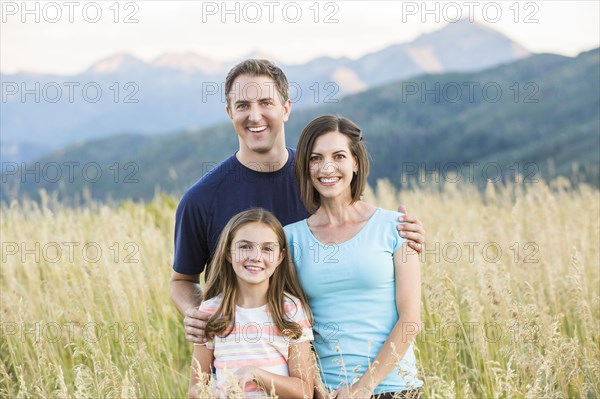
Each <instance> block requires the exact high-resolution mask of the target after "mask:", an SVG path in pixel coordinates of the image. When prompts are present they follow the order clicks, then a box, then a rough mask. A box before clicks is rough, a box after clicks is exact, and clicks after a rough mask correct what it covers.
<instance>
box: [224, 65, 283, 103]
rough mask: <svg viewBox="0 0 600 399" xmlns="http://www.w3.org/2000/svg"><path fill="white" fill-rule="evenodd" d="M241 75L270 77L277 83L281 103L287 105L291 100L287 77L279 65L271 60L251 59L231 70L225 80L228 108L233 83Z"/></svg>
mask: <svg viewBox="0 0 600 399" xmlns="http://www.w3.org/2000/svg"><path fill="white" fill-rule="evenodd" d="M240 75H250V76H268V77H269V78H271V79H273V81H274V82H275V88H276V89H277V92H278V93H279V96H280V97H281V102H282V103H285V102H286V101H287V100H288V98H289V94H288V80H287V77H286V76H285V74H284V73H283V71H282V70H281V69H280V68H279V67H278V66H277V65H275V64H274V63H272V62H271V61H269V60H256V59H249V60H245V61H242V62H240V63H239V64H237V65H236V66H234V67H233V68H231V69H230V70H229V73H228V74H227V77H226V78H225V97H226V98H227V106H229V94H230V93H231V90H232V88H233V81H234V80H235V79H237V77H238V76H240Z"/></svg>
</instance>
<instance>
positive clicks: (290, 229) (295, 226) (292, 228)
mask: <svg viewBox="0 0 600 399" xmlns="http://www.w3.org/2000/svg"><path fill="white" fill-rule="evenodd" d="M305 226H306V219H302V220H299V221H297V222H295V223H290V224H287V225H285V226H283V231H284V232H285V235H286V236H287V237H288V239H289V237H291V236H293V235H294V234H298V233H300V232H302V231H303V229H304V227H305Z"/></svg>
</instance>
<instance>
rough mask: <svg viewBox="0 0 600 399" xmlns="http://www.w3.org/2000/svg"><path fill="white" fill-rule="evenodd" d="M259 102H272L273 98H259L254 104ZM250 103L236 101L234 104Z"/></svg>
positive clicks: (248, 101) (247, 101)
mask: <svg viewBox="0 0 600 399" xmlns="http://www.w3.org/2000/svg"><path fill="white" fill-rule="evenodd" d="M261 101H274V100H273V97H264V98H259V99H258V100H256V102H257V103H258V102H261ZM251 102H252V101H250V100H237V101H236V102H235V103H234V104H248V103H251Z"/></svg>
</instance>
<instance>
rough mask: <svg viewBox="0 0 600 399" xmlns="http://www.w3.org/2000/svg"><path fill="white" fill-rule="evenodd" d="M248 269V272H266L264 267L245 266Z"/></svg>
mask: <svg viewBox="0 0 600 399" xmlns="http://www.w3.org/2000/svg"><path fill="white" fill-rule="evenodd" d="M244 267H245V268H246V269H248V270H252V271H255V272H256V271H260V270H264V269H263V268H262V267H258V266H244Z"/></svg>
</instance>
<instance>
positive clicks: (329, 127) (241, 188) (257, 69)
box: [170, 59, 425, 399]
mask: <svg viewBox="0 0 600 399" xmlns="http://www.w3.org/2000/svg"><path fill="white" fill-rule="evenodd" d="M225 94H226V99H227V106H226V110H227V114H228V115H229V117H230V119H231V121H232V123H233V126H234V129H235V131H236V133H237V135H238V139H239V149H238V151H237V152H236V153H235V154H233V155H232V156H230V157H229V158H228V159H226V160H225V161H223V162H222V163H220V164H219V165H218V166H217V167H215V168H214V169H213V170H211V171H210V172H209V173H208V174H206V175H205V176H203V177H202V178H201V179H200V180H199V181H198V182H196V183H195V184H194V185H193V186H192V187H191V188H190V189H189V190H188V191H187V192H186V193H185V194H184V196H183V197H182V199H181V202H180V204H179V206H178V208H177V213H176V224H175V254H174V263H173V274H172V278H171V281H170V293H171V298H172V300H173V302H174V304H175V306H176V307H177V309H178V311H179V312H180V313H181V314H182V316H184V326H185V332H186V338H187V339H188V340H189V341H191V342H193V343H194V351H193V356H192V360H191V371H190V386H189V397H190V398H196V397H205V396H207V395H209V396H211V397H223V398H227V397H232V396H236V395H237V397H265V396H278V397H280V398H312V397H319V398H339V399H342V398H377V399H387V398H420V396H421V387H422V385H423V382H422V381H421V380H420V379H419V378H418V375H417V366H416V360H415V354H414V350H413V339H414V338H415V336H416V335H417V334H418V333H419V331H420V328H421V320H420V298H421V280H420V264H419V257H418V254H419V252H420V251H421V245H422V243H423V242H424V239H425V238H424V235H425V232H424V230H423V227H422V224H421V222H420V221H418V220H417V219H415V218H413V217H410V216H409V215H406V211H405V209H404V207H401V208H400V209H401V210H402V211H403V212H402V213H400V212H392V211H388V210H384V209H381V208H377V207H375V206H374V205H372V204H369V203H367V202H365V201H363V200H362V199H361V195H362V193H363V190H364V188H365V187H366V184H367V176H368V173H369V156H368V153H367V151H366V147H365V139H368V137H365V136H364V135H363V132H361V130H360V128H359V127H358V126H357V125H356V124H355V123H353V122H352V121H351V120H349V119H347V118H345V117H342V116H334V115H324V116H320V117H317V118H316V119H314V120H312V121H311V122H309V123H308V125H306V127H305V128H304V129H303V131H302V134H301V136H300V139H299V141H298V144H297V147H296V150H294V149H291V148H288V147H286V144H285V129H284V125H285V122H287V120H288V118H289V117H290V113H291V108H292V103H291V101H290V99H289V97H288V81H287V78H286V76H285V74H284V73H283V71H282V70H281V69H280V68H279V67H277V66H276V65H274V64H273V63H272V62H270V61H267V60H255V59H251V60H245V61H243V62H241V63H239V64H238V65H236V66H234V67H233V68H232V69H231V70H230V71H229V73H228V75H227V77H226V80H225ZM202 272H204V273H205V274H204V275H205V280H206V283H205V286H204V290H202V289H201V286H200V274H201V273H202Z"/></svg>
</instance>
